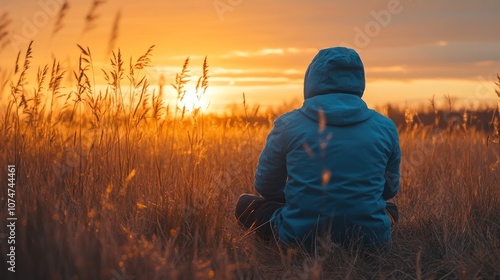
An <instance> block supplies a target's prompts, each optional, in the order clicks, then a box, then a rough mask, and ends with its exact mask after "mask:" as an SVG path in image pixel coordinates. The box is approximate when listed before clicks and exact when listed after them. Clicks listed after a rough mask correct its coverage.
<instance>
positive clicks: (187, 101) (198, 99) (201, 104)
mask: <svg viewBox="0 0 500 280" xmlns="http://www.w3.org/2000/svg"><path fill="white" fill-rule="evenodd" d="M206 103H207V102H206V98H205V96H204V95H203V93H200V92H197V91H195V90H187V91H186V92H185V93H184V96H182V97H181V98H180V99H179V103H178V105H177V107H178V108H179V109H180V110H184V111H186V112H188V113H191V112H194V111H197V110H198V111H205V110H206V107H207V106H206Z"/></svg>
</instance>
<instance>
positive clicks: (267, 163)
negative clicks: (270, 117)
mask: <svg viewBox="0 0 500 280" xmlns="http://www.w3.org/2000/svg"><path fill="white" fill-rule="evenodd" d="M283 127H284V124H283V122H282V121H281V120H280V119H277V120H276V121H275V122H274V127H273V128H272V130H271V132H270V133H269V135H268V136H267V140H266V145H265V147H264V150H263V151H262V153H261V154H260V157H259V163H258V164H257V172H256V173H255V182H254V186H255V189H256V190H257V191H258V192H259V193H260V194H261V195H262V197H264V198H265V199H269V200H275V201H279V202H285V183H286V180H287V171H286V146H287V143H286V142H285V141H284V140H283Z"/></svg>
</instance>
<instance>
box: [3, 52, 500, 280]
mask: <svg viewBox="0 0 500 280" xmlns="http://www.w3.org/2000/svg"><path fill="white" fill-rule="evenodd" d="M29 53H30V51H28V54H27V55H26V56H25V60H24V61H23V59H22V57H21V59H20V61H19V62H18V68H19V70H18V71H17V72H16V74H15V76H13V77H11V78H10V81H12V82H11V88H10V91H11V93H10V99H9V100H11V102H10V103H9V105H8V106H7V107H6V110H5V111H3V112H2V116H1V119H0V139H2V140H1V145H0V162H1V166H0V168H1V172H0V175H1V176H0V178H1V182H2V183H1V186H2V191H1V194H0V203H1V204H0V205H1V207H0V220H1V221H2V225H3V224H4V221H6V219H7V208H8V203H7V202H8V201H7V200H8V199H9V198H11V197H9V196H8V191H7V182H8V178H9V177H8V174H7V165H8V164H11V165H15V169H16V171H15V178H16V181H15V183H16V186H15V197H14V199H15V214H16V217H17V218H18V220H17V223H16V235H15V238H16V239H15V241H16V243H15V248H16V251H15V252H16V267H15V269H16V273H15V276H16V277H17V279H117V280H119V279H282V278H284V279H374V278H376V279H379V278H380V279H386V278H389V279H475V278H477V279H499V278H500V266H499V264H500V189H499V188H500V186H499V182H500V144H499V141H498V135H495V134H494V133H492V132H491V133H489V132H480V131H476V130H475V129H474V128H469V129H467V130H463V129H462V130H453V131H451V130H440V129H432V128H420V129H411V130H410V129H406V130H404V131H401V132H400V139H401V146H402V151H403V158H404V159H403V164H402V178H401V192H400V193H399V195H398V196H397V197H396V199H395V201H396V203H397V204H398V205H399V209H400V215H401V217H400V222H399V224H398V225H397V226H396V227H395V228H394V239H393V244H392V248H391V250H390V251H389V252H386V253H383V254H372V255H366V254H363V253H362V252H360V251H359V250H358V249H356V247H354V246H353V247H352V248H350V249H343V248H338V247H336V246H334V245H332V244H330V245H328V246H326V245H325V246H323V248H319V249H318V252H317V253H316V254H313V255H307V254H305V253H302V252H301V251H300V250H296V249H293V250H288V251H285V250H283V249H282V248H279V247H277V246H276V245H274V244H265V243H263V242H261V241H259V240H258V239H256V238H255V236H253V234H251V233H250V234H249V233H245V232H244V231H242V230H241V229H240V227H239V226H238V224H237V222H236V219H235V218H234V214H233V211H234V205H235V202H236V199H237V198H238V196H239V195H240V194H241V193H243V192H254V190H253V187H252V185H253V175H254V172H255V168H256V164H257V159H258V156H259V153H260V151H261V149H262V148H263V145H264V143H265V137H266V135H267V133H268V132H269V130H270V128H271V126H272V119H273V118H274V117H275V115H272V114H268V115H266V114H265V113H260V115H258V116H257V115H256V114H254V113H253V112H250V111H252V110H247V109H245V106H246V104H242V105H241V108H242V110H241V111H239V112H236V111H235V112H233V114H232V115H230V116H226V117H224V118H222V117H215V116H209V115H203V114H202V113H201V112H199V111H198V110H196V109H195V110H194V111H193V112H187V111H185V110H177V108H165V106H163V105H162V103H161V96H160V93H159V92H158V93H156V94H155V93H152V92H151V91H149V90H147V89H148V88H149V87H148V85H147V81H146V79H142V77H143V76H142V75H144V74H143V73H144V71H143V69H144V68H145V67H147V66H148V63H149V57H150V53H149V52H148V53H146V54H145V55H144V56H142V57H141V58H139V59H138V60H137V63H131V68H130V67H128V66H124V63H123V61H122V60H121V55H118V54H115V56H114V58H113V65H112V66H111V68H112V70H110V71H108V72H107V73H106V74H102V72H101V71H100V70H99V69H93V66H92V57H91V54H90V51H89V50H88V49H84V48H82V58H81V60H80V62H81V65H80V67H79V70H78V71H75V73H74V76H75V80H76V85H74V86H73V87H72V88H71V89H69V88H66V89H64V88H62V86H61V83H62V79H63V77H64V75H69V74H67V73H66V74H65V73H64V72H63V70H61V68H60V67H58V64H57V63H54V64H53V65H51V66H49V67H47V68H45V69H46V70H44V68H43V67H42V68H40V70H39V75H38V81H37V82H35V85H33V82H32V83H30V85H31V86H29V87H28V86H26V82H27V80H26V79H27V78H26V77H27V75H28V72H29V71H31V68H30V69H28V68H29V61H30V55H29ZM187 62H188V61H186V64H185V65H184V68H183V70H182V71H181V72H180V73H179V74H178V77H177V80H176V81H175V82H174V83H173V84H174V87H175V88H176V89H177V92H178V94H179V99H181V98H182V94H183V86H184V85H185V84H186V83H187V82H188V78H189V76H188V74H189V72H188V64H187ZM126 64H127V63H125V65H126ZM94 70H95V71H94ZM204 70H206V71H205V74H204V75H203V76H202V77H200V79H199V80H194V81H195V82H196V81H198V84H199V85H198V87H197V88H198V92H199V94H202V93H203V91H204V89H206V87H207V86H208V72H207V71H208V65H205V66H204ZM141 71H142V72H141ZM94 72H95V73H97V74H96V75H105V76H107V77H106V79H107V81H108V83H109V91H108V92H94V90H93V84H92V80H93V74H92V73H94ZM127 78H128V79H127ZM122 80H125V81H128V82H127V84H126V86H123V87H122V85H121V84H120V83H121V81H122ZM28 88H29V90H28ZM32 88H34V90H32ZM44 100H49V102H47V101H44ZM1 232H5V228H4V227H3V226H2V229H1V230H0V233H1ZM1 242H2V243H1V244H2V246H1V248H2V249H1V251H2V252H1V254H2V262H1V264H0V268H1V270H0V271H1V272H0V278H1V279H10V278H9V277H12V276H13V275H14V274H12V273H10V272H8V271H7V267H6V261H7V260H6V255H7V254H8V253H9V247H8V246H7V244H6V239H2V240H1ZM134 277H135V278H134Z"/></svg>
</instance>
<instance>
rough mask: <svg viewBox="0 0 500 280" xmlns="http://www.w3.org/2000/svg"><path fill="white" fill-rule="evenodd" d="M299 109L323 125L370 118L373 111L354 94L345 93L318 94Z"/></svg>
mask: <svg viewBox="0 0 500 280" xmlns="http://www.w3.org/2000/svg"><path fill="white" fill-rule="evenodd" d="M299 111H300V112H301V113H302V114H304V115H306V116H307V117H308V118H309V119H311V120H313V121H315V122H317V123H320V122H326V123H324V124H325V125H336V126H338V125H353V124H356V123H360V122H363V121H365V120H367V119H369V118H371V117H372V116H373V115H374V114H375V111H373V110H371V109H368V106H366V103H365V102H364V101H363V100H362V99H361V98H359V97H358V96H356V95H353V94H347V93H338V94H326V95H318V96H314V97H311V98H308V99H306V100H305V101H304V104H303V106H302V108H300V109H299Z"/></svg>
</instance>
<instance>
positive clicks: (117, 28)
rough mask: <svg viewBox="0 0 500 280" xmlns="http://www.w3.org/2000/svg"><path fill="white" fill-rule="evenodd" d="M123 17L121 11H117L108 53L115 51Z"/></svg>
mask: <svg viewBox="0 0 500 280" xmlns="http://www.w3.org/2000/svg"><path fill="white" fill-rule="evenodd" d="M121 17H122V13H121V11H118V12H116V15H115V19H114V21H113V28H112V29H111V36H110V37H109V42H108V53H107V54H108V55H109V54H111V52H113V49H114V48H115V44H116V40H117V39H118V33H119V31H120V19H121Z"/></svg>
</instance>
